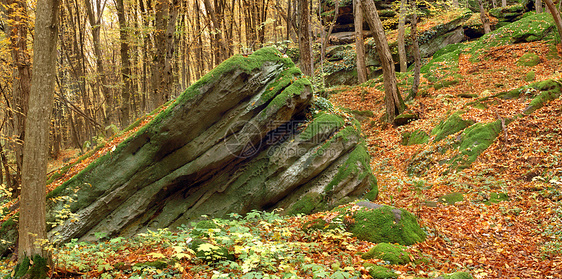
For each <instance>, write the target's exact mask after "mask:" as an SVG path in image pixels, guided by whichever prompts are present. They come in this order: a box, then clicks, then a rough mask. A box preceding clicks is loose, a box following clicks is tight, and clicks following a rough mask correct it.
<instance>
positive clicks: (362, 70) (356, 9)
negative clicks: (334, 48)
mask: <svg viewBox="0 0 562 279" xmlns="http://www.w3.org/2000/svg"><path fill="white" fill-rule="evenodd" d="M353 13H354V26H355V51H356V53H357V80H358V81H359V83H363V82H366V81H367V66H366V65H365V42H364V41H363V9H362V8H361V0H354V1H353Z"/></svg>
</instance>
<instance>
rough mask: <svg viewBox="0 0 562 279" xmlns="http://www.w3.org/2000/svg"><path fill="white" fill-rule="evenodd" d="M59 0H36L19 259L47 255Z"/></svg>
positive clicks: (21, 201)
mask: <svg viewBox="0 0 562 279" xmlns="http://www.w3.org/2000/svg"><path fill="white" fill-rule="evenodd" d="M58 13H59V1H58V0H40V1H38V3H37V12H36V20H35V39H34V41H33V50H34V53H33V76H32V80H31V91H30V96H29V113H28V116H27V125H26V127H25V130H26V135H27V138H26V144H25V147H24V154H25V158H27V159H26V160H25V161H24V163H23V172H22V174H23V175H22V186H23V187H22V193H21V200H20V219H19V240H18V256H19V257H18V259H19V262H20V263H21V262H22V261H23V260H24V258H25V257H30V258H31V257H34V256H35V255H39V256H41V257H43V258H45V257H47V254H46V253H45V251H44V250H43V248H42V247H41V246H40V245H37V244H36V242H38V241H39V242H41V241H44V240H45V239H47V234H46V223H45V210H46V209H45V199H46V197H45V194H46V189H45V182H46V174H47V159H48V151H49V120H50V115H51V111H52V106H53V92H54V87H55V74H56V57H57V47H56V43H57V36H58V34H57V33H58V22H59V21H58Z"/></svg>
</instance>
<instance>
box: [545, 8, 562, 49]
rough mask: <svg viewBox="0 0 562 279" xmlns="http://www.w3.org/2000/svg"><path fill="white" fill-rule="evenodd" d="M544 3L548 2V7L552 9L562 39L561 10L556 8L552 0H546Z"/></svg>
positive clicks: (551, 12)
mask: <svg viewBox="0 0 562 279" xmlns="http://www.w3.org/2000/svg"><path fill="white" fill-rule="evenodd" d="M544 3H545V4H546V7H547V8H548V10H549V11H550V14H551V15H552V18H553V19H554V23H555V24H556V29H558V35H559V36H560V39H561V40H562V18H561V17H560V11H558V9H556V6H554V3H553V2H552V0H544Z"/></svg>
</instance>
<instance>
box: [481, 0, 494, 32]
mask: <svg viewBox="0 0 562 279" xmlns="http://www.w3.org/2000/svg"><path fill="white" fill-rule="evenodd" d="M478 8H479V9H480V20H481V21H482V26H483V27H484V34H488V33H490V32H491V31H492V30H491V28H490V18H489V17H488V14H487V13H486V10H485V9H484V3H482V0H478Z"/></svg>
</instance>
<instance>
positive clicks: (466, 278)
mask: <svg viewBox="0 0 562 279" xmlns="http://www.w3.org/2000/svg"><path fill="white" fill-rule="evenodd" d="M438 278H442V279H473V277H472V275H470V273H468V272H455V273H451V274H444V275H442V276H439V277H438Z"/></svg>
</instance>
